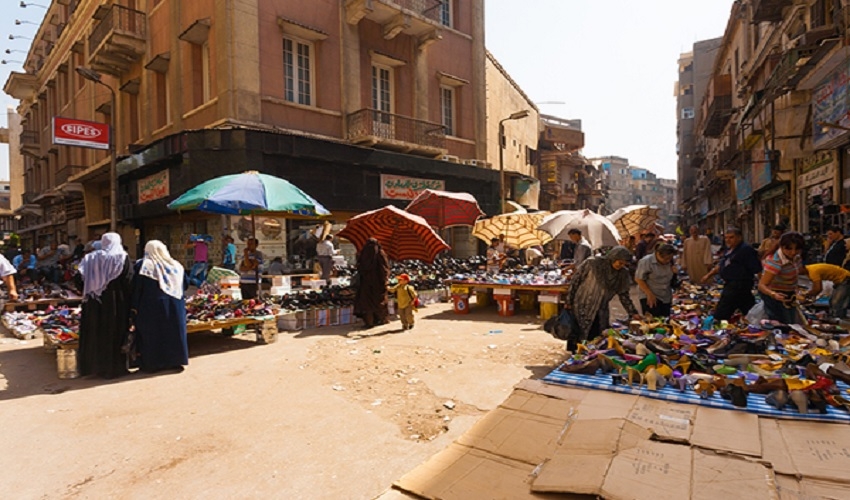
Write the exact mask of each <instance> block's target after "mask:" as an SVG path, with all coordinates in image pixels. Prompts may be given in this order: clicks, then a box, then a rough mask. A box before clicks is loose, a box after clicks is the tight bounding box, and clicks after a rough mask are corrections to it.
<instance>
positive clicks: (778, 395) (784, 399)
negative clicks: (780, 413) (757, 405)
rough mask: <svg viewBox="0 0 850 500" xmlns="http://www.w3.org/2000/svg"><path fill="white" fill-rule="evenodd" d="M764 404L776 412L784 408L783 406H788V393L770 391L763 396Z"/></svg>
mask: <svg viewBox="0 0 850 500" xmlns="http://www.w3.org/2000/svg"><path fill="white" fill-rule="evenodd" d="M764 402H765V403H767V404H769V405H770V406H772V407H774V408H776V409H777V410H781V409H783V408H785V405H787V404H788V391H785V390H778V391H772V392H771V393H770V394H768V395H767V396H765V398H764Z"/></svg>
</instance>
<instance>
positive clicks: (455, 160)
mask: <svg viewBox="0 0 850 500" xmlns="http://www.w3.org/2000/svg"><path fill="white" fill-rule="evenodd" d="M440 159H441V160H443V161H448V162H451V163H460V158H458V157H457V156H455V155H443V156H441V157H440Z"/></svg>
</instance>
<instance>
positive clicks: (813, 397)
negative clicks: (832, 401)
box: [806, 390, 826, 415]
mask: <svg viewBox="0 0 850 500" xmlns="http://www.w3.org/2000/svg"><path fill="white" fill-rule="evenodd" d="M806 395H807V396H808V397H809V405H810V406H812V407H813V408H814V409H815V410H817V412H818V413H820V414H821V415H825V414H826V399H825V398H824V396H823V392H822V391H817V390H815V391H806Z"/></svg>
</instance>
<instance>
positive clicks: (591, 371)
mask: <svg viewBox="0 0 850 500" xmlns="http://www.w3.org/2000/svg"><path fill="white" fill-rule="evenodd" d="M558 370H559V371H562V372H564V373H573V374H578V375H596V372H597V371H598V370H599V358H593V359H591V360H590V361H585V362H583V363H575V364H572V365H564V366H562V367H560V368H558Z"/></svg>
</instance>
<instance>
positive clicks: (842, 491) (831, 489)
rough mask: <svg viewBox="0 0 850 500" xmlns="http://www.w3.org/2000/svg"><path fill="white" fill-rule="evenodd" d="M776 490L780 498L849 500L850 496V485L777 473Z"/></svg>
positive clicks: (784, 499)
mask: <svg viewBox="0 0 850 500" xmlns="http://www.w3.org/2000/svg"><path fill="white" fill-rule="evenodd" d="M776 490H777V492H778V494H779V500H814V499H818V500H847V499H848V498H850V485H847V484H841V483H833V482H829V481H819V480H817V479H802V480H798V479H797V478H796V477H792V476H786V475H782V474H777V475H776Z"/></svg>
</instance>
